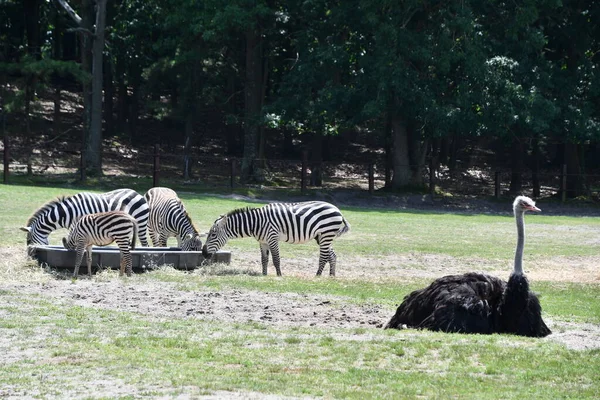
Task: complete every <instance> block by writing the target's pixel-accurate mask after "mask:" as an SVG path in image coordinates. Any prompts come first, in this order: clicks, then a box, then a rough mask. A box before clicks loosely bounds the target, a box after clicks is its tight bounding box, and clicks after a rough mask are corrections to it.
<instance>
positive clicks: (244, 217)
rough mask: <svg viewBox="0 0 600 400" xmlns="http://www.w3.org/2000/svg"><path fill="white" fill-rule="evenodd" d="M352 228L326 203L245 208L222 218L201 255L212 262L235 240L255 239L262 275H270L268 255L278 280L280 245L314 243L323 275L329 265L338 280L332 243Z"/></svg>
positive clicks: (209, 235) (211, 230) (214, 226)
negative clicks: (221, 249)
mask: <svg viewBox="0 0 600 400" xmlns="http://www.w3.org/2000/svg"><path fill="white" fill-rule="evenodd" d="M349 229H350V225H349V224H348V222H347V221H346V219H345V218H344V217H343V216H342V213H341V212H340V210H339V209H338V208H337V207H335V206H334V205H332V204H329V203H325V202H323V201H308V202H303V203H271V204H267V205H266V206H263V207H260V208H243V209H237V210H234V211H231V212H230V213H228V214H227V215H222V216H221V217H219V218H218V219H217V220H216V221H215V223H214V224H213V226H212V227H211V228H210V231H209V233H208V238H207V239H206V243H205V244H204V247H203V248H202V254H203V255H204V257H205V258H209V257H210V256H211V255H212V254H213V253H215V252H216V251H217V250H219V249H220V248H221V247H223V246H224V245H225V243H227V240H229V239H232V238H240V237H248V236H253V237H254V238H256V240H258V242H259V243H260V253H261V261H262V270H263V275H266V274H267V264H268V262H269V252H270V253H271V254H272V257H273V264H274V265H275V271H276V272H277V275H278V276H281V269H280V268H279V242H280V241H283V242H287V243H306V242H308V241H309V240H311V239H315V240H316V241H317V244H318V245H319V269H318V270H317V276H319V275H321V273H322V272H323V268H324V267H325V264H326V263H327V262H329V275H331V276H335V262H336V255H335V252H334V251H333V248H332V242H333V239H335V238H336V237H338V236H340V235H342V234H344V233H346V232H348V230H349Z"/></svg>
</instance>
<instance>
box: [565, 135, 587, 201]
mask: <svg viewBox="0 0 600 400" xmlns="http://www.w3.org/2000/svg"><path fill="white" fill-rule="evenodd" d="M565 163H566V164H567V197H569V198H574V197H577V196H582V195H585V184H584V179H583V176H582V170H581V164H580V158H579V145H578V144H576V143H565Z"/></svg>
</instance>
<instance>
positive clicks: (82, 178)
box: [79, 146, 86, 183]
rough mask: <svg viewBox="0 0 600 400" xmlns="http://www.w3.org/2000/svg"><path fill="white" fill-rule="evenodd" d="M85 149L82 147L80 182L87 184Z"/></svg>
mask: <svg viewBox="0 0 600 400" xmlns="http://www.w3.org/2000/svg"><path fill="white" fill-rule="evenodd" d="M85 179H86V177H85V147H84V146H81V159H80V160H79V180H80V181H81V183H84V182H85Z"/></svg>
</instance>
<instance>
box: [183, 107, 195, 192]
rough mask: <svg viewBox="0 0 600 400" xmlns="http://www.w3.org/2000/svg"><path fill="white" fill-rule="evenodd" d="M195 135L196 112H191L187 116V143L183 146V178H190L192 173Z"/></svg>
mask: <svg viewBox="0 0 600 400" xmlns="http://www.w3.org/2000/svg"><path fill="white" fill-rule="evenodd" d="M193 135H194V113H193V112H189V113H188V114H187V115H186V117H185V142H184V143H185V144H184V147H183V179H185V180H188V179H190V177H191V175H192V173H191V169H192V165H191V164H192V159H191V156H190V148H191V147H192V136H193Z"/></svg>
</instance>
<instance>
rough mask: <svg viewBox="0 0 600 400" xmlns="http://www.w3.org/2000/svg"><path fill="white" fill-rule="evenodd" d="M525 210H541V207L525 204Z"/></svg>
mask: <svg viewBox="0 0 600 400" xmlns="http://www.w3.org/2000/svg"><path fill="white" fill-rule="evenodd" d="M527 210H529V211H535V212H540V211H542V210H541V209H539V208H537V207H536V206H533V205H531V206H527Z"/></svg>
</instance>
